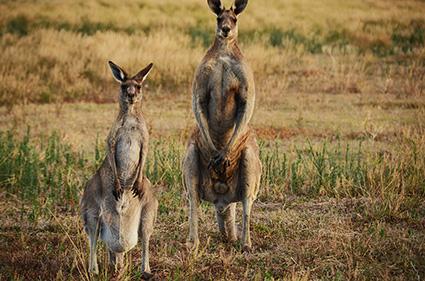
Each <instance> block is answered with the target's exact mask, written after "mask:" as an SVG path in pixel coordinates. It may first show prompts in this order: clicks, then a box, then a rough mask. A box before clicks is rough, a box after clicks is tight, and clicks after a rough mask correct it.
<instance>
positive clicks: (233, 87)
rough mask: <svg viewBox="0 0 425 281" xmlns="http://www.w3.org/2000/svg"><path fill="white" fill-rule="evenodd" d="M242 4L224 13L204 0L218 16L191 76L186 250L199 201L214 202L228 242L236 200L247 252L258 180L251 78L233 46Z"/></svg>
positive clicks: (194, 241) (214, 1) (193, 236)
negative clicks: (251, 123) (192, 125)
mask: <svg viewBox="0 0 425 281" xmlns="http://www.w3.org/2000/svg"><path fill="white" fill-rule="evenodd" d="M247 2H248V1H247V0H236V2H235V5H234V7H232V8H230V9H225V8H224V7H223V6H222V4H221V2H220V0H208V5H209V7H210V8H211V10H212V11H213V12H214V13H215V14H216V15H217V31H216V36H215V40H214V43H213V45H212V46H211V47H210V49H209V50H208V51H207V53H206V55H205V57H204V58H203V60H202V62H201V64H200V65H199V66H198V69H197V70H196V73H195V79H194V82H193V89H192V90H193V95H192V109H193V112H194V114H195V119H196V122H197V128H196V129H195V132H194V133H193V135H192V136H191V139H190V141H189V144H188V147H187V151H186V156H185V158H184V161H183V181H184V185H185V188H186V191H187V193H188V199H189V228H190V231H189V239H188V246H189V247H191V248H192V250H195V251H196V250H197V248H198V245H199V238H198V207H199V203H200V199H203V200H206V201H209V202H212V203H214V205H215V208H216V216H217V223H218V228H219V230H220V232H221V233H222V235H223V236H224V237H227V239H228V240H229V241H235V240H237V237H236V227H235V207H236V202H238V201H242V204H243V227H242V242H243V249H244V251H249V250H250V249H251V238H250V231H249V225H250V213H251V207H252V204H253V201H254V200H255V199H256V197H257V194H258V190H259V185H260V177H261V162H260V159H259V149H258V145H257V142H256V139H255V135H254V133H253V131H252V130H251V129H250V128H249V126H248V122H249V121H250V119H251V116H252V113H253V110H254V102H255V87H254V79H253V74H252V71H251V70H250V68H249V67H248V65H247V64H246V63H245V61H244V59H243V56H242V53H241V51H240V49H239V47H238V45H237V35H238V29H237V24H236V22H237V16H238V15H239V14H240V13H241V12H242V11H243V10H244V9H245V7H246V5H247Z"/></svg>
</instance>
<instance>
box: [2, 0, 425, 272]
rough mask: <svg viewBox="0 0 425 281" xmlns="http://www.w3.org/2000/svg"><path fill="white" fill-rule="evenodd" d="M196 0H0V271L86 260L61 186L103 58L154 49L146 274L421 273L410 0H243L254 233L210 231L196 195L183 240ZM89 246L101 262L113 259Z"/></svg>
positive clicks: (206, 16)
mask: <svg viewBox="0 0 425 281" xmlns="http://www.w3.org/2000/svg"><path fill="white" fill-rule="evenodd" d="M205 2H206V1H205ZM205 2H204V1H198V0H182V1H178V2H176V1H170V0H161V1H127V2H126V4H125V5H122V4H121V3H118V2H114V1H108V0H98V1H71V0H65V1H0V10H1V11H2V13H1V15H0V37H1V40H0V52H1V53H2V56H1V64H0V101H1V105H2V106H1V107H0V131H1V134H0V140H1V143H0V167H2V170H1V171H0V187H1V188H2V189H4V190H5V191H6V192H2V193H1V195H0V202H1V204H0V206H1V207H0V213H1V214H2V215H1V219H0V245H1V247H2V249H3V250H2V252H1V253H0V279H1V280H3V279H5V280H54V279H57V280H87V278H88V276H87V273H86V270H87V268H86V267H87V265H86V262H87V251H88V249H87V241H86V237H85V234H84V233H83V231H82V227H81V223H80V221H79V218H78V215H77V211H78V210H77V206H76V202H77V197H78V196H77V195H78V193H79V192H80V191H81V188H82V183H83V182H84V181H85V180H86V178H87V177H88V176H89V175H90V174H91V173H92V172H93V171H94V169H95V168H96V166H97V165H98V163H99V159H100V158H99V157H101V156H102V155H103V142H104V138H105V137H106V135H107V132H108V129H109V126H110V124H111V122H112V120H113V118H114V116H115V114H116V109H117V105H116V103H111V102H115V100H116V95H117V88H118V87H117V85H116V84H115V82H114V81H113V79H112V77H111V74H110V71H109V69H108V68H107V65H106V61H107V60H109V59H111V60H114V61H116V62H117V63H119V64H120V65H122V66H123V67H124V68H125V69H128V70H129V71H130V72H136V71H137V70H139V69H140V68H141V67H143V66H144V65H146V64H147V63H149V62H151V61H153V62H154V63H155V69H154V71H152V74H151V75H150V77H149V79H148V85H147V87H146V90H145V103H144V105H143V106H144V112H145V116H146V118H147V121H148V123H149V126H150V133H151V136H152V139H151V151H150V154H149V161H150V162H149V164H148V170H147V173H148V175H149V177H150V178H151V180H152V181H153V182H154V183H155V186H156V188H157V189H158V190H161V191H159V195H158V196H159V200H160V208H159V219H158V223H157V225H156V230H155V232H154V236H153V241H152V247H151V259H152V260H151V263H152V268H153V271H154V273H155V278H156V279H157V280H243V279H246V280H278V279H280V280H329V279H333V280H422V279H424V278H425V262H424V261H425V257H424V253H425V248H424V247H425V246H424V245H425V234H424V233H425V212H424V210H425V205H424V203H423V202H425V176H424V175H425V162H424V159H425V155H424V152H425V139H424V135H425V125H424V124H425V95H424V91H425V48H424V45H425V17H424V16H423V15H424V14H425V4H424V2H423V1H403V2H397V1H390V2H388V1H384V0H378V1H366V0H359V1H351V2H350V1H345V2H344V1H343V2H341V1H337V0H318V1H310V0H302V1H298V0H286V1H280V0H270V1H266V2H267V3H264V2H263V1H250V4H249V6H248V9H247V11H246V12H245V13H244V14H243V15H242V16H241V17H240V21H239V23H240V29H239V34H240V43H241V46H242V49H243V52H244V54H245V55H246V57H247V59H248V61H249V63H250V65H251V66H252V68H253V70H254V72H255V78H256V85H257V93H258V95H257V97H258V99H257V104H256V106H257V107H256V111H255V115H254V118H253V120H252V124H253V127H254V128H255V129H256V131H257V134H258V136H259V140H260V143H261V157H262V161H263V165H264V167H265V169H264V176H263V184H262V190H261V192H260V196H259V200H258V201H257V202H256V204H255V206H254V211H253V220H252V235H253V244H254V249H255V251H254V252H253V253H252V254H249V255H243V254H242V253H241V251H240V250H241V249H240V248H241V247H240V245H239V244H238V243H236V244H235V245H229V244H227V243H225V242H223V241H221V238H220V237H219V234H218V230H217V226H216V224H215V223H214V212H213V209H212V206H211V205H209V204H203V205H202V212H203V214H202V218H201V226H200V235H201V239H202V241H204V243H203V244H202V247H201V250H200V254H199V256H198V257H193V256H192V255H190V254H189V253H188V252H187V250H186V249H185V246H184V242H185V239H186V235H187V233H188V225H187V209H186V208H187V206H186V201H185V198H184V194H183V190H182V187H181V184H180V183H181V180H180V177H181V175H180V172H179V165H180V164H179V163H180V159H181V156H182V153H183V151H184V144H185V142H186V140H187V137H188V134H189V132H190V130H191V128H192V126H193V125H194V120H193V114H192V112H191V105H190V103H191V101H190V84H191V80H192V75H193V72H194V69H195V67H196V65H197V64H198V62H199V60H200V58H201V57H202V55H203V53H204V51H205V49H206V47H207V45H208V44H209V43H210V42H211V40H212V36H213V31H214V23H215V21H214V17H213V15H212V14H211V13H210V12H209V10H208V9H207V5H206V3H205ZM226 2H227V3H229V2H230V1H226ZM27 128H30V135H29V136H30V137H29V139H27V140H25V139H24V140H23V141H22V138H24V137H25V135H26V132H27ZM7 131H9V132H11V135H10V136H11V137H13V138H14V140H15V141H19V143H17V145H16V146H15V147H13V145H10V143H8V139H7V137H5V136H7V134H6V132H7ZM54 132H56V134H57V135H56V136H55V135H53V137H52V133H54ZM68 145H69V146H68ZM5 163H7V165H6V164H5ZM36 171H38V172H39V173H36V174H37V175H38V176H37V177H34V173H35V172H36ZM61 180H62V181H65V184H63V185H61ZM55 190H57V191H58V193H57V194H60V196H56V197H55V196H53V195H54V194H56V193H55V192H52V191H55ZM240 213H241V210H240V209H238V214H240ZM239 217H240V216H239ZM240 223H241V221H240V218H238V225H239V226H240ZM99 257H100V260H101V263H100V265H101V275H100V277H99V278H98V279H99V280H108V279H110V278H111V277H114V276H111V274H110V272H108V271H107V270H106V267H105V264H106V263H107V258H106V254H105V251H104V249H103V248H101V251H100V255H99ZM139 262H140V249H139V248H137V249H135V250H133V251H131V254H130V255H129V258H128V264H129V265H128V268H127V272H126V274H125V275H124V279H126V280H136V279H140V276H139V273H138V270H137V269H138V264H139Z"/></svg>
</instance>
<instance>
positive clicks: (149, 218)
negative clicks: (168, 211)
mask: <svg viewBox="0 0 425 281" xmlns="http://www.w3.org/2000/svg"><path fill="white" fill-rule="evenodd" d="M143 184H145V185H146V186H145V187H144V189H145V190H146V193H145V195H144V196H146V198H145V199H144V200H146V202H145V203H144V206H143V207H142V211H141V212H142V213H141V217H140V232H141V239H142V266H141V272H142V277H143V278H144V279H150V278H151V277H152V273H151V268H150V265H149V241H150V237H151V235H152V232H153V228H154V224H155V220H156V216H157V210H158V200H157V199H156V198H155V197H154V195H153V194H152V192H151V191H150V186H151V183H150V182H149V180H148V179H144V180H143Z"/></svg>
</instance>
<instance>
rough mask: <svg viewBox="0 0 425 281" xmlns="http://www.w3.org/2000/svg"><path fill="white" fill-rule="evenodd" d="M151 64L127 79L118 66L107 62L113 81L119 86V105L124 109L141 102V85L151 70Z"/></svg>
mask: <svg viewBox="0 0 425 281" xmlns="http://www.w3.org/2000/svg"><path fill="white" fill-rule="evenodd" d="M152 66H153V63H150V64H149V65H148V66H146V67H145V68H143V69H142V70H140V71H139V72H138V73H137V74H136V75H134V76H133V77H129V76H128V75H127V73H126V72H125V71H124V70H123V69H122V68H121V67H119V66H118V65H116V64H115V63H113V62H112V61H109V67H110V68H111V70H112V75H113V76H114V78H115V80H117V81H118V82H119V83H120V84H121V91H120V105H121V106H124V107H125V108H129V107H132V106H133V105H134V104H137V103H139V102H140V101H141V100H142V85H143V81H145V79H146V77H147V76H148V74H149V72H150V70H151V69H152Z"/></svg>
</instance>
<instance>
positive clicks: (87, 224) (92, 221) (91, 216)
mask: <svg viewBox="0 0 425 281" xmlns="http://www.w3.org/2000/svg"><path fill="white" fill-rule="evenodd" d="M83 220H84V230H85V231H86V233H87V235H88V237H89V246H90V256H89V273H90V274H96V275H97V274H99V268H98V265H97V253H96V249H97V240H98V238H99V228H100V218H99V215H98V212H96V211H94V210H90V209H89V210H85V211H84V213H83Z"/></svg>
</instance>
